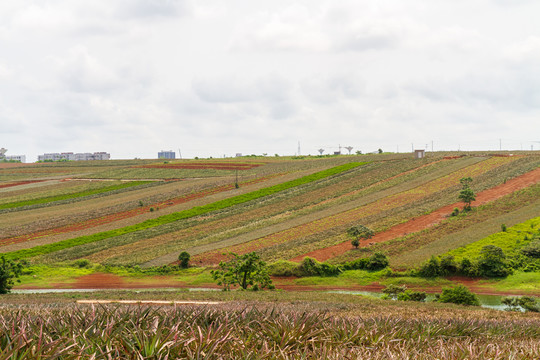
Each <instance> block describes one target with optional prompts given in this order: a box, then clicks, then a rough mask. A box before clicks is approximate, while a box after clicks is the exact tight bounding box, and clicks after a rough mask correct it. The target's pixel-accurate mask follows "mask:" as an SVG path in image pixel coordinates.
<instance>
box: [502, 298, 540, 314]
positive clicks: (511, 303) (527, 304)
mask: <svg viewBox="0 0 540 360" xmlns="http://www.w3.org/2000/svg"><path fill="white" fill-rule="evenodd" d="M501 303H502V304H503V305H506V307H507V308H506V310H508V311H519V310H520V309H523V310H525V311H531V312H540V306H539V305H538V304H537V303H538V300H537V299H536V298H534V297H532V296H522V297H517V296H509V297H504V298H502V300H501Z"/></svg>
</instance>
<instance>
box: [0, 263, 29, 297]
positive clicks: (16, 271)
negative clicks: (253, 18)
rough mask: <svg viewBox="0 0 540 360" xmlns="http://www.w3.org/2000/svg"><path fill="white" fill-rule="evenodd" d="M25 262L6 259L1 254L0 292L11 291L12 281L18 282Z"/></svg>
mask: <svg viewBox="0 0 540 360" xmlns="http://www.w3.org/2000/svg"><path fill="white" fill-rule="evenodd" d="M25 265H26V263H22V262H19V261H13V260H6V258H5V257H4V256H3V255H2V257H1V258H0V294H7V293H9V292H10V291H11V288H12V287H13V285H14V281H17V282H20V280H19V276H20V275H21V273H22V270H23V268H24V266H25Z"/></svg>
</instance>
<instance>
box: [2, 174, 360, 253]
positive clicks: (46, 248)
mask: <svg viewBox="0 0 540 360" xmlns="http://www.w3.org/2000/svg"><path fill="white" fill-rule="evenodd" d="M364 164H365V163H348V164H344V165H340V166H336V167H333V168H330V169H327V170H323V171H319V172H317V173H314V174H311V175H307V176H304V177H301V178H298V179H295V180H291V181H288V182H285V183H281V184H278V185H274V186H270V187H266V188H263V189H260V190H256V191H252V192H250V193H246V194H242V195H238V196H235V197H232V198H228V199H224V200H219V201H216V202H214V203H210V204H207V205H202V206H197V207H193V208H191V209H188V210H184V211H180V212H176V213H173V214H168V215H164V216H161V217H158V218H156V219H150V220H146V221H143V222H141V223H139V224H136V225H131V226H127V227H123V228H120V229H115V230H110V231H105V232H101V233H97V234H93V235H88V236H81V237H78V238H74V239H69V240H64V241H60V242H56V243H53V244H47V245H40V246H36V247H33V248H30V249H23V250H19V251H13V252H9V253H6V255H5V256H6V258H10V259H21V258H29V257H33V256H38V255H44V254H48V253H52V252H55V251H59V250H63V249H66V248H70V247H73V246H77V245H83V244H87V243H92V242H97V241H100V240H104V239H107V238H111V237H114V236H119V235H123V234H128V233H133V232H135V231H139V230H144V229H148V228H153V227H156V226H159V225H163V224H167V223H171V222H174V221H178V220H182V219H189V218H192V217H195V216H199V215H203V214H207V213H210V212H212V211H216V210H221V209H225V208H228V207H231V206H233V205H236V204H242V203H246V202H248V201H252V200H256V199H260V198H262V197H265V196H269V195H272V194H275V193H278V192H280V191H283V190H286V189H290V188H293V187H296V186H300V185H303V184H308V183H311V182H314V181H317V180H321V179H324V178H327V177H330V176H333V175H337V174H340V173H342V172H345V171H348V170H351V169H354V168H356V167H358V166H361V165H364Z"/></svg>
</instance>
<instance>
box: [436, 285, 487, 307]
mask: <svg viewBox="0 0 540 360" xmlns="http://www.w3.org/2000/svg"><path fill="white" fill-rule="evenodd" d="M438 301H439V302H441V303H453V304H460V305H474V306H479V305H480V301H479V300H478V297H477V296H476V295H475V294H473V293H472V292H471V291H470V290H469V289H467V288H466V287H465V286H463V285H458V286H456V287H452V288H444V289H443V290H442V293H441V295H440V296H439V299H438Z"/></svg>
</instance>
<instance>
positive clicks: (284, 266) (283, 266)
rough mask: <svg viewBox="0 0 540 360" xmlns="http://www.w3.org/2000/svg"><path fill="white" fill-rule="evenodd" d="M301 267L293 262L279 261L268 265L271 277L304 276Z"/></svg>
mask: <svg viewBox="0 0 540 360" xmlns="http://www.w3.org/2000/svg"><path fill="white" fill-rule="evenodd" d="M299 266H300V265H299V264H297V263H295V262H293V261H287V260H278V261H276V262H274V263H271V264H268V273H269V274H270V275H271V276H302V274H301V272H300V269H299Z"/></svg>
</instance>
